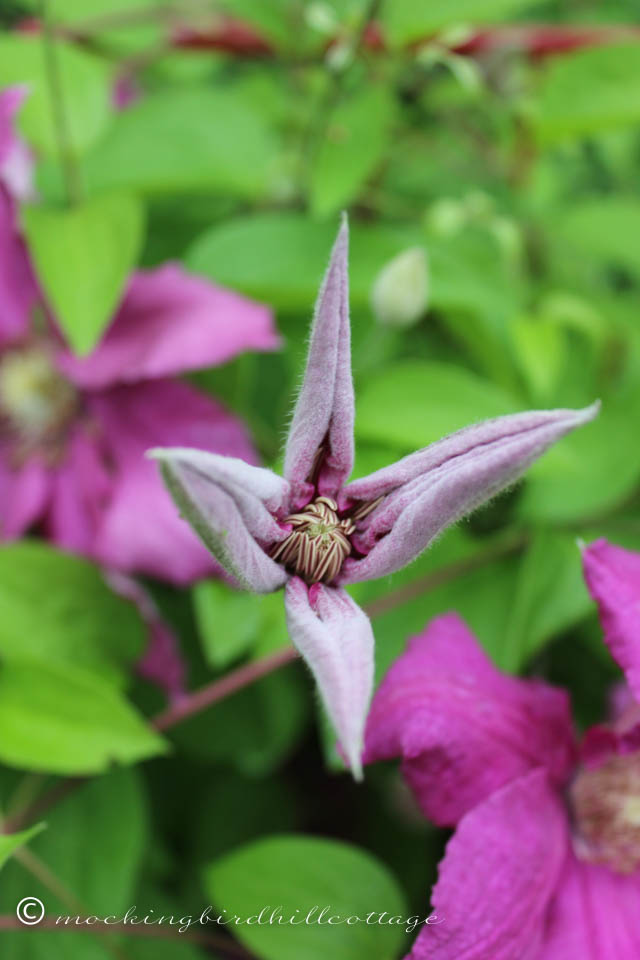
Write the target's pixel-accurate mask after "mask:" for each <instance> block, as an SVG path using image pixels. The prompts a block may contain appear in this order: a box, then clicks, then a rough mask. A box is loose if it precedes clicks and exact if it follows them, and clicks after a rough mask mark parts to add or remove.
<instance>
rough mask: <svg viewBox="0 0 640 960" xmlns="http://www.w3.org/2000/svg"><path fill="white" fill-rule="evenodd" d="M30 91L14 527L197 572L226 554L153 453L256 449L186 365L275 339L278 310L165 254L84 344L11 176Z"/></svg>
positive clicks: (112, 557)
mask: <svg viewBox="0 0 640 960" xmlns="http://www.w3.org/2000/svg"><path fill="white" fill-rule="evenodd" d="M22 96H23V92H22V91H21V90H16V89H10V90H5V91H4V92H3V93H2V94H0V535H1V536H2V537H3V538H5V539H9V538H13V537H16V536H19V535H20V534H22V533H23V532H24V531H25V530H27V529H29V528H31V527H32V526H34V525H38V528H39V529H40V530H42V531H43V532H44V533H45V534H46V535H48V536H49V537H50V539H52V540H53V541H54V542H55V543H56V544H58V545H59V546H61V547H63V548H67V549H70V550H73V551H77V552H80V553H83V554H86V555H88V556H89V557H92V558H94V559H95V560H97V561H99V562H101V563H103V564H104V565H105V566H107V567H108V568H110V569H116V570H119V571H123V572H125V573H131V572H140V573H147V574H150V575H153V576H158V577H161V578H165V579H168V580H170V581H173V582H175V583H188V582H190V581H192V580H193V579H195V578H197V577H199V576H203V575H205V574H210V573H211V572H212V571H213V570H214V569H215V567H214V565H213V563H212V560H211V557H210V555H209V554H208V553H207V551H206V550H205V549H204V548H203V546H202V544H201V543H200V542H199V541H198V539H197V538H196V537H195V536H194V535H193V534H192V532H191V531H190V530H189V529H188V528H187V527H186V526H185V525H184V524H183V523H181V521H180V520H179V518H178V517H176V514H175V510H174V508H173V504H172V502H171V500H170V498H169V496H168V495H167V492H166V490H165V489H164V486H163V485H162V483H161V482H160V480H159V478H158V476H157V471H156V470H155V469H154V468H153V465H152V464H150V463H149V462H148V460H147V459H146V458H145V456H144V453H145V451H146V449H147V448H148V447H149V446H150V445H151V446H153V445H155V444H176V443H178V444H189V445H194V446H196V447H201V448H203V449H207V450H209V449H211V448H214V449H216V450H217V451H219V452H220V453H221V454H228V455H233V456H241V457H245V458H246V459H248V460H251V461H255V453H254V450H253V447H252V445H251V442H250V440H249V437H248V435H247V432H246V430H245V427H244V426H243V424H242V423H241V422H240V421H239V420H238V419H236V418H235V417H233V416H231V415H230V414H229V413H228V412H227V411H226V410H224V409H223V408H222V406H220V404H218V403H216V402H215V401H214V400H213V399H211V398H210V397H208V396H207V395H205V394H203V393H201V392H199V391H198V390H196V389H194V388H193V387H192V386H190V385H189V384H187V383H183V382H181V381H179V380H177V379H175V375H176V374H179V373H183V372H187V371H190V370H195V369H198V368H200V367H206V366H210V365H214V364H218V363H222V362H224V361H226V360H228V359H229V358H231V357H233V356H234V355H236V354H237V353H239V352H241V351H243V350H249V349H254V350H269V349H273V348H275V347H276V346H277V345H278V338H277V335H276V333H275V331H274V327H273V321H272V315H271V312H270V310H269V309H268V308H267V307H265V306H262V305H260V304H258V303H254V302H252V301H250V300H247V299H245V298H244V297H241V296H239V295H238V294H236V293H233V292H231V291H228V290H224V289H221V288H219V287H215V286H213V285H212V284H210V283H208V282H207V281H205V280H204V279H202V278H200V277H197V276H194V275H191V274H188V273H186V272H185V271H184V270H183V269H182V268H181V267H180V266H179V265H177V264H165V265H163V266H161V267H158V268H156V269H152V270H140V271H137V272H136V273H134V274H133V276H132V277H131V279H130V281H129V284H128V287H127V290H126V292H125V295H124V298H123V301H122V304H121V306H120V308H119V310H118V312H117V314H116V316H115V317H114V319H113V321H112V323H111V325H110V326H109V328H108V329H107V331H106V333H105V334H104V336H103V337H102V340H101V341H100V343H99V344H98V346H97V347H96V348H95V349H94V351H93V352H92V353H91V354H90V355H89V356H87V357H82V358H80V357H75V356H73V355H72V354H71V352H70V351H69V350H68V349H67V347H66V346H65V344H64V342H63V340H62V337H61V335H60V333H59V331H58V330H57V329H56V327H55V325H54V324H53V323H49V322H48V321H47V319H46V316H48V314H47V312H46V306H45V305H44V304H43V303H42V298H41V295H40V293H39V290H38V287H37V284H36V282H35V280H34V277H33V274H32V270H31V266H30V263H29V258H28V252H27V250H26V248H25V245H24V242H23V239H22V237H21V236H20V234H19V232H18V228H17V217H16V210H15V199H14V196H13V195H12V194H11V193H10V191H9V189H8V188H7V183H6V181H4V180H2V174H3V170H4V167H3V162H4V160H6V157H7V156H10V155H12V154H13V153H15V143H16V140H15V136H14V134H13V130H12V126H11V119H12V117H13V115H14V113H15V111H16V110H17V108H18V106H19V103H20V100H21V98H22ZM43 307H44V309H43ZM36 309H39V311H40V314H41V316H42V320H41V322H40V323H39V324H38V325H34V324H32V316H33V313H34V311H35V310H36Z"/></svg>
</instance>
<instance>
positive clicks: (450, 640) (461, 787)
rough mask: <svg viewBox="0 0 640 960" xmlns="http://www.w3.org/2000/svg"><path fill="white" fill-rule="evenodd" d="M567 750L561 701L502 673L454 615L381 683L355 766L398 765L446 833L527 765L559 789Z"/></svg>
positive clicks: (568, 761) (559, 695) (561, 695)
mask: <svg viewBox="0 0 640 960" xmlns="http://www.w3.org/2000/svg"><path fill="white" fill-rule="evenodd" d="M575 750H576V747H575V742H574V737H573V730H572V724H571V715H570V709H569V699H568V696H567V694H566V693H565V692H564V691H563V690H559V689H555V688H553V687H550V686H548V685H547V684H544V683H541V682H538V681H534V680H523V679H520V678H517V677H511V676H508V675H506V674H503V673H501V672H500V671H499V670H497V669H496V668H495V667H494V666H493V664H492V663H491V661H490V660H489V658H488V657H487V655H486V654H485V653H484V651H483V650H482V648H481V646H480V644H479V643H478V641H477V640H476V639H475V637H474V636H473V634H472V633H471V632H470V631H469V629H468V628H467V626H466V625H465V624H464V622H463V621H462V620H461V619H460V618H459V617H458V616H457V615H456V614H453V613H452V614H445V615H444V616H441V617H437V618H436V619H435V620H433V621H432V622H431V624H430V625H429V626H428V627H427V629H426V630H424V631H423V633H421V634H419V635H418V636H416V637H414V638H413V639H412V640H411V641H410V643H409V647H408V649H407V651H406V652H405V653H404V654H403V655H402V656H401V657H400V658H399V659H398V660H397V661H396V662H395V663H394V664H393V666H392V667H391V669H390V670H389V672H388V673H387V675H386V676H385V678H384V679H383V681H382V683H381V685H380V687H379V688H378V690H377V691H376V694H375V697H374V699H373V703H372V705H371V710H370V713H369V718H368V721H367V729H366V737H365V753H364V758H363V759H364V762H365V763H372V762H375V761H377V760H388V759H391V758H393V757H398V756H399V757H401V759H402V769H403V773H404V775H405V777H406V779H407V781H408V783H409V785H410V786H411V788H412V790H413V792H414V794H415V796H416V798H417V800H418V803H419V804H420V807H421V808H422V810H423V811H424V813H425V814H426V816H427V817H429V819H431V820H433V821H434V822H435V823H438V824H440V825H453V824H455V823H457V822H458V820H459V819H460V817H462V816H463V815H464V814H465V813H467V812H468V811H469V810H471V809H473V807H475V806H476V805H477V804H478V803H482V802H483V801H484V800H485V799H486V798H487V797H488V796H489V795H490V794H491V793H493V791H494V790H496V789H497V788H499V787H501V786H503V785H504V784H506V783H508V782H509V781H510V780H513V779H515V778H516V777H519V776H521V775H522V774H524V773H526V772H527V771H529V770H531V769H532V768H534V767H545V768H546V769H547V771H548V773H549V776H550V778H551V780H552V782H554V783H556V784H557V785H561V784H563V783H564V781H565V780H566V778H567V776H568V774H569V771H570V769H571V767H572V764H573V762H574V760H575Z"/></svg>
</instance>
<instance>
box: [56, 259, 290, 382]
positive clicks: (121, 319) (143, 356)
mask: <svg viewBox="0 0 640 960" xmlns="http://www.w3.org/2000/svg"><path fill="white" fill-rule="evenodd" d="M278 344H279V340H278V336H277V334H276V332H275V330H274V327H273V317H272V315H271V311H270V310H269V308H268V307H265V306H262V304H259V303H255V302H254V301H253V300H248V299H246V298H245V297H242V296H240V295H239V294H237V293H234V292H233V291H231V290H225V289H224V288H223V287H216V286H214V285H213V284H212V283H209V281H207V280H203V279H202V278H201V277H197V276H195V275H193V274H189V273H186V272H185V271H184V270H183V269H182V267H181V266H179V265H178V264H173V263H168V264H165V265H163V266H161V267H158V268H156V269H154V270H143V271H139V272H138V273H136V274H134V275H133V277H132V278H131V282H130V285H129V289H128V291H127V294H126V297H125V299H124V301H123V304H122V307H121V308H120V310H119V312H118V314H117V316H116V318H115V320H114V321H113V323H112V324H111V326H110V327H109V329H108V330H107V332H106V334H105V335H104V337H103V338H102V340H101V341H100V343H99V344H98V346H97V347H96V348H95V350H94V351H93V352H92V353H91V354H89V356H88V357H76V356H74V355H73V354H71V353H68V352H66V353H65V354H63V355H62V356H61V358H60V365H61V367H62V369H63V370H64V371H65V372H66V373H67V375H68V376H70V377H72V379H73V380H74V382H75V383H76V384H77V385H78V386H80V387H87V388H89V389H96V388H103V387H106V386H111V385H113V384H116V383H132V382H135V381H138V380H148V379H151V378H155V377H165V376H169V375H171V374H175V373H181V372H184V371H187V370H197V369H200V368H202V367H208V366H213V365H215V364H220V363H224V362H225V361H227V360H229V359H231V357H234V356H235V355H236V354H238V353H241V352H242V351H244V350H274V349H275V348H276V347H277V346H278Z"/></svg>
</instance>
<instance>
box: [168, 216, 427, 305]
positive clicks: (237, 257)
mask: <svg viewBox="0 0 640 960" xmlns="http://www.w3.org/2000/svg"><path fill="white" fill-rule="evenodd" d="M337 228H338V220H337V218H336V219H335V221H329V222H328V223H313V222H312V221H310V220H309V219H307V218H306V217H304V216H301V215H299V214H295V213H266V214H257V215H255V216H247V217H238V218H237V219H235V220H230V221H227V222H225V223H223V224H221V225H216V226H215V227H213V228H212V229H211V230H208V231H206V232H205V233H203V234H202V235H201V236H200V237H198V239H197V240H196V241H195V243H194V244H193V245H192V246H191V247H190V249H189V250H188V251H187V255H186V262H187V266H188V267H190V268H191V269H192V270H194V271H196V272H197V273H202V274H204V275H205V276H208V277H210V278H211V279H212V280H215V281H217V282H218V283H221V284H224V285H226V286H229V287H233V288H234V289H236V290H240V291H241V292H242V293H246V294H248V295H250V296H253V297H255V298H256V299H258V300H264V301H266V302H267V303H271V304H273V305H274V306H276V307H279V308H281V309H283V310H287V311H290V312H296V311H304V313H305V314H306V315H310V313H311V310H312V308H313V303H314V301H315V299H316V296H317V293H318V287H319V285H320V281H321V280H322V276H323V273H324V271H325V269H326V266H327V259H328V256H329V252H330V250H331V245H332V244H333V241H334V240H335V235H336V231H337ZM423 242H424V234H423V233H422V231H420V230H416V229H415V227H406V228H396V227H390V226H386V225H378V224H375V225H374V224H371V225H369V224H367V225H365V226H361V225H359V224H357V223H354V224H353V225H352V227H351V249H350V268H349V274H350V276H349V282H350V298H351V306H352V308H353V309H355V308H356V307H365V308H367V309H368V308H369V294H370V290H371V285H372V283H373V281H374V279H375V277H376V275H377V274H378V272H379V270H380V269H381V268H382V267H383V266H384V264H385V263H387V261H389V260H391V258H392V257H394V256H395V255H396V254H397V253H400V252H401V251H402V250H406V249H407V247H410V246H415V245H417V244H420V243H423Z"/></svg>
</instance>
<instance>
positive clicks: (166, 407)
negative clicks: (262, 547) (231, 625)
mask: <svg viewBox="0 0 640 960" xmlns="http://www.w3.org/2000/svg"><path fill="white" fill-rule="evenodd" d="M90 408H91V411H92V412H93V415H94V417H95V419H96V420H97V422H98V423H99V425H100V427H101V428H102V432H103V435H104V442H105V447H106V448H107V451H108V453H109V456H110V458H111V460H112V463H113V469H114V485H113V493H112V495H111V499H110V501H109V503H108V504H107V505H106V507H105V511H104V514H103V516H102V520H101V524H100V526H99V529H98V532H97V536H96V542H95V546H94V550H95V554H96V556H97V558H98V559H100V560H101V561H102V562H103V563H104V564H105V565H106V566H110V567H114V568H115V569H118V570H122V571H124V572H125V573H133V572H141V573H148V574H151V575H152V576H157V577H160V578H161V579H166V580H170V581H172V582H174V583H178V584H185V583H191V582H192V581H193V580H195V579H198V578H199V577H203V576H210V575H211V574H212V573H213V572H216V570H217V568H216V567H215V565H214V563H213V560H212V558H211V556H210V555H209V553H208V552H207V550H205V548H204V547H203V545H202V544H201V543H200V542H199V540H198V538H197V537H196V536H195V534H194V533H193V532H192V531H191V530H190V529H189V527H188V525H187V524H186V523H185V522H184V521H183V520H182V519H181V518H180V517H179V515H178V513H177V511H176V509H175V506H174V504H173V503H172V502H171V498H170V496H169V494H168V493H167V491H166V490H165V488H164V485H163V484H162V481H161V479H160V476H159V475H158V470H157V467H156V465H155V464H154V463H152V462H151V460H149V459H148V458H147V457H146V451H147V450H148V449H149V448H150V447H153V446H156V445H159V444H166V445H167V446H173V445H174V444H185V445H189V446H192V447H202V448H208V449H212V450H218V451H220V452H221V453H223V454H228V455H229V456H244V457H246V458H248V459H253V458H254V456H255V453H254V451H253V449H252V447H251V444H250V442H249V439H248V437H247V434H246V431H245V429H244V427H243V425H242V424H241V423H240V422H239V421H238V420H237V419H236V418H235V417H233V416H231V415H230V414H229V413H227V412H226V411H225V410H223V409H222V408H221V407H220V406H219V405H218V404H216V403H215V402H214V401H213V400H212V399H211V398H210V397H207V396H205V395H204V394H202V393H200V392H199V391H197V390H194V389H193V387H191V386H189V385H188V384H186V383H180V382H178V381H173V380H154V381H151V382H149V383H140V384H136V385H133V386H122V387H114V388H112V389H111V390H107V391H105V392H104V393H101V394H95V395H94V396H93V397H91V398H90ZM223 517H224V519H225V520H227V519H228V518H231V519H233V518H234V512H233V508H232V509H231V510H230V511H228V512H226V513H224V514H223ZM266 559H268V557H267V558H266ZM270 562H272V561H270ZM278 569H280V568H278Z"/></svg>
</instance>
